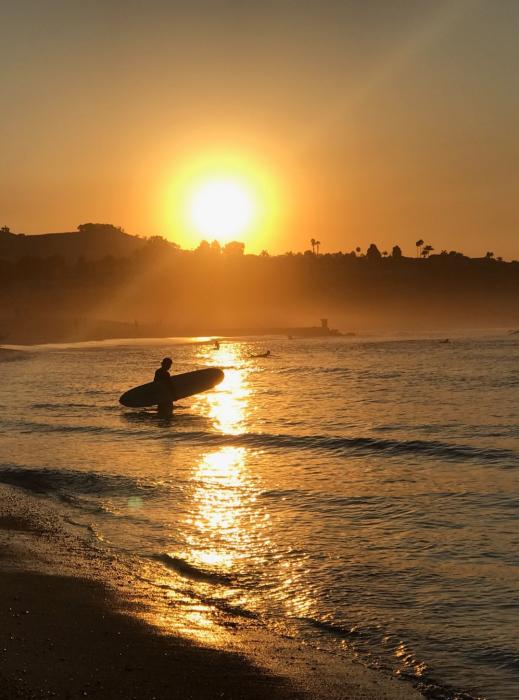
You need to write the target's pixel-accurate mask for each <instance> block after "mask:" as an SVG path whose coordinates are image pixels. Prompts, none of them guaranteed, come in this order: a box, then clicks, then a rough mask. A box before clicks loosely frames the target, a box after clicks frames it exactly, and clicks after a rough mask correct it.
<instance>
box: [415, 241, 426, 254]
mask: <svg viewBox="0 0 519 700" xmlns="http://www.w3.org/2000/svg"><path fill="white" fill-rule="evenodd" d="M423 244H424V242H423V240H422V239H421V238H420V239H418V240H417V241H416V243H415V246H416V257H417V258H419V257H420V255H421V254H422V246H423Z"/></svg>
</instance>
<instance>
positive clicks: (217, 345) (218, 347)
mask: <svg viewBox="0 0 519 700" xmlns="http://www.w3.org/2000/svg"><path fill="white" fill-rule="evenodd" d="M214 349H215V350H219V349H220V343H219V342H218V341H217V340H215V341H214Z"/></svg>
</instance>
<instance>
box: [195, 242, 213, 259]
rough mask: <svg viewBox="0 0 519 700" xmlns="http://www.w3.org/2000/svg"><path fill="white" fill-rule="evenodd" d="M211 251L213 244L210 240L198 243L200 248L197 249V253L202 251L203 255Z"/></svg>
mask: <svg viewBox="0 0 519 700" xmlns="http://www.w3.org/2000/svg"><path fill="white" fill-rule="evenodd" d="M210 252H211V246H210V245H209V242H208V241H205V240H203V241H200V243H199V244H198V248H196V249H195V253H201V254H202V255H204V254H205V255H207V254H208V253H210Z"/></svg>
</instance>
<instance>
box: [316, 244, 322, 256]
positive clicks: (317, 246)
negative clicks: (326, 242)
mask: <svg viewBox="0 0 519 700" xmlns="http://www.w3.org/2000/svg"><path fill="white" fill-rule="evenodd" d="M320 245H321V241H315V249H316V254H317V255H319V246H320Z"/></svg>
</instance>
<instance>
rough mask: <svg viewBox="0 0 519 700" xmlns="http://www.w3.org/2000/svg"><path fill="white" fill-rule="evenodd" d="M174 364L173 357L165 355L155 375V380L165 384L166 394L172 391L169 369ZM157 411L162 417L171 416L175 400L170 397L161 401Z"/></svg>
mask: <svg viewBox="0 0 519 700" xmlns="http://www.w3.org/2000/svg"><path fill="white" fill-rule="evenodd" d="M172 364H173V360H172V359H171V357H165V358H164V359H163V360H162V362H161V363H160V367H159V368H158V370H156V371H155V377H154V378H153V381H154V382H158V383H160V384H162V385H163V386H164V394H165V395H166V396H167V395H168V394H170V392H171V388H170V380H171V375H170V373H169V370H170V369H171V365H172ZM157 413H158V414H159V416H161V417H162V418H171V415H172V413H173V401H172V400H171V399H170V398H169V399H165V400H163V401H160V402H159V404H158V407H157Z"/></svg>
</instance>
